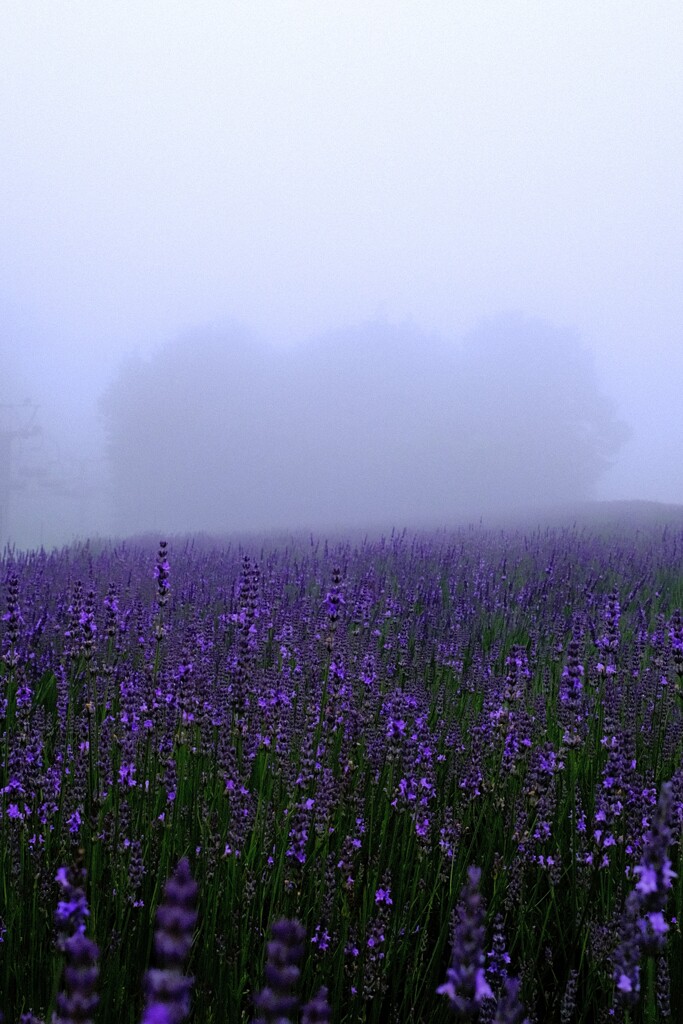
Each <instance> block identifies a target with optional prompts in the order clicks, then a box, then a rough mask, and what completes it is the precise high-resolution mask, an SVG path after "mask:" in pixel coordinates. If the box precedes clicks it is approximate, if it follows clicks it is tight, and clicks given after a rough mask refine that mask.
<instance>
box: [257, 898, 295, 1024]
mask: <svg viewBox="0 0 683 1024" xmlns="http://www.w3.org/2000/svg"><path fill="white" fill-rule="evenodd" d="M272 934H273V938H272V940H271V941H270V942H269V943H268V959H267V961H266V987H265V988H263V989H262V990H261V991H260V992H259V994H258V995H257V996H255V998H254V1004H255V1006H256V1009H257V1010H258V1011H259V1013H260V1016H259V1017H257V1018H256V1020H255V1021H254V1024H275V1022H277V1024H285V1022H287V1021H289V1020H291V1018H292V1016H295V1015H296V1013H297V1010H298V1008H299V999H298V997H297V996H296V995H295V994H294V993H293V992H292V989H293V988H294V985H295V984H296V982H297V981H298V980H299V975H300V974H301V971H300V970H299V966H298V965H299V963H300V961H301V958H302V957H303V955H304V938H305V934H306V933H305V931H304V929H303V927H302V925H300V924H299V922H298V921H288V920H287V919H286V918H283V919H282V920H281V921H276V922H275V924H274V925H273V926H272Z"/></svg>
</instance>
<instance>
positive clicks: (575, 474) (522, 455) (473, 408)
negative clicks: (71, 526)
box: [102, 318, 625, 532]
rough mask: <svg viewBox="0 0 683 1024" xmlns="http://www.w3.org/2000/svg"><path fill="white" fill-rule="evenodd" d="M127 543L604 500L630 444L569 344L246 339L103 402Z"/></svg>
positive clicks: (519, 323)
mask: <svg viewBox="0 0 683 1024" xmlns="http://www.w3.org/2000/svg"><path fill="white" fill-rule="evenodd" d="M102 412H103V415H104V418H105V422H106V426H107V433H108V455H109V460H110V465H111V472H112V476H113V483H114V493H115V495H116V503H117V507H116V514H117V525H118V529H119V530H120V531H121V532H134V531H139V530H145V529H152V528H155V527H156V526H163V527H164V528H165V529H168V530H177V531H184V530H207V531H218V532H224V531H229V530H244V529H254V530H260V529H271V528H273V529H277V528H280V527H283V528H284V527H289V528H298V527H302V528H305V527H311V526H312V527H315V526H341V525H349V526H351V525H353V526H375V525H381V526H387V525H388V526H391V525H401V526H402V525H429V524H437V523H438V524H447V523H452V522H456V521H458V520H460V519H462V518H463V517H471V516H476V515H479V514H480V513H482V512H483V513H486V512H491V511H492V512H496V513H498V512H504V511H506V510H509V509H518V508H528V507H532V506H548V505H553V504H559V503H562V502H567V501H571V502H574V501H576V500H582V499H584V498H588V497H590V496H591V494H592V491H593V488H594V487H595V484H596V483H597V481H598V479H599V477H600V475H601V473H602V472H603V471H604V469H605V468H606V467H607V466H608V465H609V461H610V459H611V458H612V457H613V456H614V455H615V454H616V452H617V451H618V449H619V446H620V444H621V442H622V441H623V439H624V437H625V431H624V428H623V426H622V425H620V424H619V423H618V422H617V420H616V418H615V415H614V411H613V409H612V408H611V406H610V404H609V403H608V402H607V400H606V399H605V396H604V395H602V394H601V392H600V389H599V387H598V383H597V379H596V375H595V371H594V368H593V366H592V362H591V360H590V358H589V356H588V355H587V353H586V352H585V351H584V350H583V349H582V348H581V346H580V345H579V343H578V342H577V340H576V339H575V338H574V337H573V336H572V335H571V334H569V333H567V332H562V331H558V330H557V329H555V328H553V327H550V326H548V325H545V324H542V323H538V322H535V321H526V320H523V319H522V318H506V319H499V320H497V321H491V322H489V323H486V324H483V325H482V326H481V327H480V328H479V329H478V330H477V331H475V332H473V333H472V334H471V335H470V336H469V337H468V338H467V339H466V342H465V344H464V346H463V345H462V344H460V345H459V346H456V345H454V344H451V345H447V344H446V343H445V342H443V341H440V340H439V339H438V338H436V337H434V336H431V335H427V334H425V333H423V332H420V331H418V330H416V329H415V328H412V327H395V326H389V325H387V324H378V323H372V324H366V325H361V326H357V327H352V328H346V329H343V330H339V331H337V332H334V333H330V334H328V335H326V336H324V337H321V338H319V339H317V340H316V341H315V342H312V343H310V344H309V345H307V346H304V347H301V348H299V349H296V350H294V351H292V352H284V351H277V350H270V349H268V348H267V347H266V346H265V345H263V344H262V343H260V342H259V341H258V340H256V339H254V338H253V337H252V336H250V335H249V333H248V332H246V331H244V330H242V329H240V328H238V327H232V328H231V329H228V330H226V331H225V332H224V333H215V334H199V333H197V334H194V335H188V336H186V337H184V338H182V339H179V340H176V341H175V342H173V343H171V344H169V345H167V346H166V347H165V348H164V349H163V350H161V351H160V352H158V354H157V355H156V356H155V357H154V358H152V359H150V360H147V361H143V360H136V361H132V362H129V363H128V364H127V365H126V366H124V367H123V368H122V369H121V372H120V374H119V376H118V378H117V379H116V381H115V382H114V383H112V385H111V386H110V388H109V390H108V392H107V393H106V395H105V396H104V398H103V401H102Z"/></svg>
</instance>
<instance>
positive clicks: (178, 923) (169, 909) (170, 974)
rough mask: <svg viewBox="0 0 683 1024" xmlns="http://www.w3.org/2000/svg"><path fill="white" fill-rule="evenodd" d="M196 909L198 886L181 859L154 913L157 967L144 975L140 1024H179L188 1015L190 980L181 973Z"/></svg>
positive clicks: (195, 917)
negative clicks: (143, 995)
mask: <svg viewBox="0 0 683 1024" xmlns="http://www.w3.org/2000/svg"><path fill="white" fill-rule="evenodd" d="M196 907H197V883H196V882H195V881H194V879H193V878H192V874H191V872H190V865H189V862H188V860H187V858H186V857H183V859H182V860H181V861H179V863H178V866H177V868H176V870H175V872H174V873H173V874H172V875H171V877H170V878H169V879H168V881H167V882H166V885H165V887H164V899H163V901H162V903H161V904H160V906H159V908H158V910H157V914H156V929H155V932H154V950H155V953H156V959H157V962H158V965H159V966H157V967H154V968H152V969H151V970H149V971H147V974H146V975H145V993H146V1005H145V1011H144V1014H143V1017H142V1022H143V1024H160V1022H163V1024H166V1022H168V1024H179V1022H180V1021H183V1020H184V1019H185V1018H186V1017H187V1015H188V1014H189V1012H190V992H191V990H192V984H193V979H192V978H190V977H186V976H185V974H184V973H183V972H184V968H185V964H186V961H187V958H188V956H189V954H190V948H191V946H192V936H193V932H194V928H195V925H196V923H197V909H196ZM160 1007H162V1008H160Z"/></svg>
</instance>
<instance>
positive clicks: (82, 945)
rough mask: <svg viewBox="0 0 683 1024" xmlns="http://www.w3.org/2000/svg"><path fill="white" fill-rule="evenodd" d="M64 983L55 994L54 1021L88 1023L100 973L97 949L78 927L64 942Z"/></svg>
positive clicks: (77, 1023) (95, 999) (94, 1004)
mask: <svg viewBox="0 0 683 1024" xmlns="http://www.w3.org/2000/svg"><path fill="white" fill-rule="evenodd" d="M64 952H65V954H66V966H65V968H64V987H63V989H62V991H61V992H60V993H59V994H58V996H57V1012H56V1013H55V1015H54V1017H53V1018H52V1021H53V1024H89V1022H91V1021H92V1019H93V1014H94V1012H95V1010H96V1009H97V1005H98V1003H99V996H98V995H97V992H96V991H95V989H96V987H97V980H98V977H99V967H98V964H97V958H98V956H99V949H98V947H97V945H96V944H95V943H94V942H92V941H91V940H90V939H88V938H87V937H86V936H85V934H84V933H83V932H81V931H77V932H74V934H73V935H72V936H71V937H70V938H68V939H67V940H66V942H65V944H64Z"/></svg>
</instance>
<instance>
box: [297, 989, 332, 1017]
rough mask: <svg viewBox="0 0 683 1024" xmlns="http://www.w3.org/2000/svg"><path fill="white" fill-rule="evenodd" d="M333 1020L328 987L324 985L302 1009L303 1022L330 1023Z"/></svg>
mask: <svg viewBox="0 0 683 1024" xmlns="http://www.w3.org/2000/svg"><path fill="white" fill-rule="evenodd" d="M331 1020H332V1008H331V1006H330V1004H329V1003H328V1001H327V989H326V988H325V987H324V986H323V987H322V988H321V989H319V990H318V991H317V992H316V994H315V995H314V996H313V998H312V999H311V1001H310V1002H309V1003H306V1005H305V1006H304V1008H303V1009H302V1011H301V1024H329V1022H330V1021H331Z"/></svg>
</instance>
